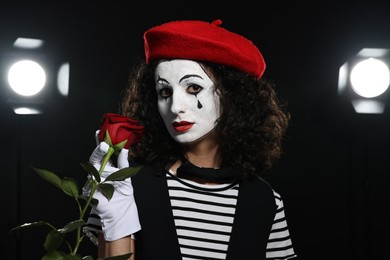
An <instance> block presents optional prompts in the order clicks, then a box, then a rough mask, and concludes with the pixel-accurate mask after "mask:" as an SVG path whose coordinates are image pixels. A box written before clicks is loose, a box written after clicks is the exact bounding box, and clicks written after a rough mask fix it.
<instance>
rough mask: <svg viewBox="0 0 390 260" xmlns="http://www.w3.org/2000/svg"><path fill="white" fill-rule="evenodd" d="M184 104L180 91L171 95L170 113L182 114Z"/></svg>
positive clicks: (184, 107) (184, 108)
mask: <svg viewBox="0 0 390 260" xmlns="http://www.w3.org/2000/svg"><path fill="white" fill-rule="evenodd" d="M186 106H187V104H186V102H185V98H184V95H183V93H181V90H176V91H174V92H173V94H172V103H171V112H172V113H173V114H182V113H185V111H186Z"/></svg>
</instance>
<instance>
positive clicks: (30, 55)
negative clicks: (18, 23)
mask: <svg viewBox="0 0 390 260" xmlns="http://www.w3.org/2000/svg"><path fill="white" fill-rule="evenodd" d="M54 49H55V48H51V47H50V46H49V43H47V42H45V41H43V40H41V39H34V38H17V39H16V40H15V41H14V43H13V45H12V46H10V47H9V49H6V50H4V52H3V53H1V64H0V65H1V67H0V73H3V75H6V76H4V77H1V78H2V79H4V80H3V81H2V82H1V85H2V86H1V87H2V88H1V89H0V91H1V92H2V94H3V95H2V96H4V97H5V101H6V103H8V104H9V105H10V106H11V108H12V109H13V111H14V112H15V113H16V114H23V115H27V114H28V115H30V114H40V113H43V112H44V111H45V110H46V109H50V108H48V107H49V106H50V105H51V104H53V103H54V102H59V101H60V99H61V98H62V99H63V98H66V97H67V96H68V94H69V74H70V65H69V62H67V61H65V60H64V57H61V53H56V50H54Z"/></svg>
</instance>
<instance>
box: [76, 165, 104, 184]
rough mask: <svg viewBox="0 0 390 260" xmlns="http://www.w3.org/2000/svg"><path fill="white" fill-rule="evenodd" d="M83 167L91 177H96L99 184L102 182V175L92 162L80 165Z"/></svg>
mask: <svg viewBox="0 0 390 260" xmlns="http://www.w3.org/2000/svg"><path fill="white" fill-rule="evenodd" d="M80 165H81V167H83V169H84V170H85V171H86V172H87V173H88V174H90V175H92V176H93V177H95V179H96V181H97V182H100V175H99V172H98V170H97V169H96V168H95V167H94V166H93V165H92V164H91V163H90V162H84V163H80Z"/></svg>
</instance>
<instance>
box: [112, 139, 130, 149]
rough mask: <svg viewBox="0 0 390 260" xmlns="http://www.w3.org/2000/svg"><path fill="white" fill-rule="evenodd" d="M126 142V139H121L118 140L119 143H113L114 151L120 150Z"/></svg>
mask: <svg viewBox="0 0 390 260" xmlns="http://www.w3.org/2000/svg"><path fill="white" fill-rule="evenodd" d="M126 143H127V139H126V140H124V141H122V142H120V143H119V144H116V145H114V146H113V147H114V150H115V151H119V150H122V148H123V147H125V144H126Z"/></svg>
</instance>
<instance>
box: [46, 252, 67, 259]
mask: <svg viewBox="0 0 390 260" xmlns="http://www.w3.org/2000/svg"><path fill="white" fill-rule="evenodd" d="M64 256H65V253H64V252H61V251H56V250H54V251H50V252H48V253H46V254H45V255H44V256H43V257H42V258H41V260H63V259H64Z"/></svg>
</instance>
